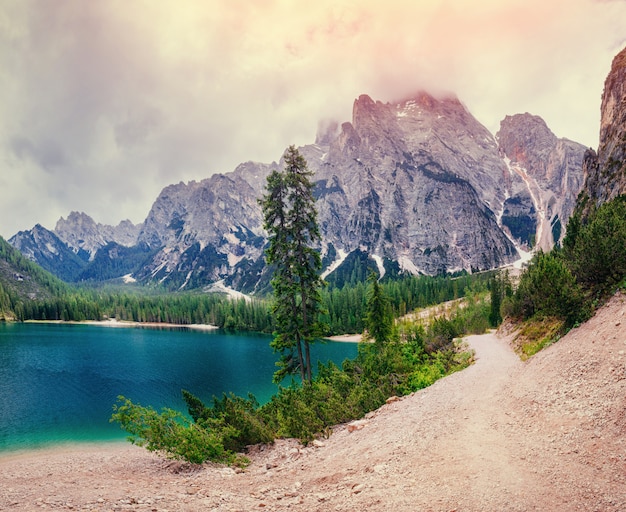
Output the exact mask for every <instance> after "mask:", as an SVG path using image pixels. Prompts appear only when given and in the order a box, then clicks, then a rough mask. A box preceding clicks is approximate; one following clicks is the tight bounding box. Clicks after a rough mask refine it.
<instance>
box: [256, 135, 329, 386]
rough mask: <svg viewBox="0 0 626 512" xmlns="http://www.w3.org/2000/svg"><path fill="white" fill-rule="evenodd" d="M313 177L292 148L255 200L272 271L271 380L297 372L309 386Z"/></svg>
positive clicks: (314, 291)
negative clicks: (274, 356) (277, 356)
mask: <svg viewBox="0 0 626 512" xmlns="http://www.w3.org/2000/svg"><path fill="white" fill-rule="evenodd" d="M312 174H313V173H312V172H311V171H309V169H308V167H307V163H306V160H305V159H304V158H303V157H302V155H300V153H299V152H298V150H297V149H296V148H295V146H290V147H289V148H288V149H287V151H286V153H285V169H284V171H283V172H282V173H281V172H278V171H273V172H272V173H271V174H270V175H269V176H268V178H267V185H266V192H267V193H266V195H264V196H263V198H262V199H261V200H260V201H259V203H260V205H261V207H262V209H263V220H264V227H265V229H266V230H267V232H268V233H269V247H268V249H267V251H266V261H267V263H268V264H270V265H272V266H273V270H274V275H273V277H272V287H273V290H274V304H273V307H272V312H273V314H274V319H275V323H276V330H275V333H274V339H273V341H272V344H271V345H272V348H273V349H274V350H275V351H276V352H280V354H281V358H280V360H279V362H278V363H277V365H278V366H279V368H280V369H279V370H278V371H277V372H276V373H275V375H274V379H275V381H280V380H282V378H283V377H284V376H286V375H289V374H297V373H300V377H301V378H302V382H303V383H304V382H311V379H312V375H311V353H310V344H311V343H312V342H313V341H314V340H315V339H316V338H317V337H319V335H320V333H321V328H320V324H319V321H318V317H319V314H320V312H321V300H322V299H321V294H320V289H321V286H322V283H323V282H322V279H321V278H320V276H319V271H320V270H321V266H322V261H321V257H320V255H319V252H318V251H317V250H316V249H314V248H313V245H314V244H316V243H317V242H319V241H320V233H319V227H318V225H317V211H316V210H315V199H314V197H313V186H314V185H313V184H312V183H311V181H310V177H311V176H312Z"/></svg>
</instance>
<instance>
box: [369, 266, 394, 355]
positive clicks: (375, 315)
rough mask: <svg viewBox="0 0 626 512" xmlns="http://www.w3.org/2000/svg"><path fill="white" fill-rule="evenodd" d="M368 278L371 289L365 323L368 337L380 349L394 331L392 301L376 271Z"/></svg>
mask: <svg viewBox="0 0 626 512" xmlns="http://www.w3.org/2000/svg"><path fill="white" fill-rule="evenodd" d="M367 280H368V282H369V289H368V291H367V303H366V311H365V318H364V319H363V323H364V325H365V329H366V339H372V338H373V339H374V341H375V342H376V347H377V348H378V349H379V350H380V348H381V347H382V346H383V345H384V344H385V343H387V342H388V341H389V340H390V339H391V334H392V332H393V314H392V312H391V302H390V300H389V297H388V296H387V295H386V294H385V290H383V287H382V286H381V285H380V283H379V282H378V276H377V275H376V274H375V273H371V274H370V275H369V277H368V278H367Z"/></svg>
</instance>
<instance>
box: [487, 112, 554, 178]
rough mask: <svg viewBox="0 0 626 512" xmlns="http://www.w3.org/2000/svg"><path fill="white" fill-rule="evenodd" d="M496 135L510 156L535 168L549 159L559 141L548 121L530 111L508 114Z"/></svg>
mask: <svg viewBox="0 0 626 512" xmlns="http://www.w3.org/2000/svg"><path fill="white" fill-rule="evenodd" d="M496 137H497V139H498V143H499V145H500V148H501V149H502V150H503V151H504V153H505V154H506V155H507V157H508V158H510V159H511V160H512V161H514V162H518V163H520V164H523V165H525V166H526V167H528V168H531V167H532V168H533V169H535V170H537V169H538V168H539V167H541V165H542V163H543V162H546V161H547V157H548V156H549V154H550V151H552V150H553V149H554V146H555V145H556V141H557V137H556V135H554V133H552V131H551V130H550V128H548V125H547V124H546V122H545V121H544V120H543V119H542V118H541V117H539V116H534V115H532V114H529V113H528V112H526V113H525V114H515V115H513V116H506V117H505V118H504V119H503V120H502V121H501V122H500V131H499V132H498V134H497V136H496ZM544 167H545V166H544ZM544 172H545V169H544Z"/></svg>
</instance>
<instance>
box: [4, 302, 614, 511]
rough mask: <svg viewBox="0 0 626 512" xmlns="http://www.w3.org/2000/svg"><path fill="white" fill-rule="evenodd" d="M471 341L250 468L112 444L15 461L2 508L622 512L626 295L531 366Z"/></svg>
mask: <svg viewBox="0 0 626 512" xmlns="http://www.w3.org/2000/svg"><path fill="white" fill-rule="evenodd" d="M508 341H509V340H508V339H506V338H498V337H496V336H494V335H491V334H488V335H484V336H471V337H469V338H468V342H469V343H470V345H471V346H472V347H473V348H474V349H475V350H476V364H475V365H473V366H472V367H470V368H468V369H467V370H465V371H463V372H460V373H456V374H453V375H451V376H450V377H447V378H445V379H442V380H440V381H438V382H437V383H435V384H434V385H433V386H431V387H430V388H427V389H424V390H422V391H420V392H417V393H415V394H413V395H411V396H407V397H405V398H403V399H401V400H399V401H396V402H392V403H390V404H388V405H386V406H384V407H382V408H381V409H379V410H378V411H375V412H373V413H371V414H370V415H369V416H368V417H367V418H366V419H365V420H363V421H361V422H357V423H355V424H352V425H347V426H346V425H344V426H340V427H338V428H336V430H335V432H334V434H333V435H332V436H331V437H330V438H329V439H324V440H322V441H321V442H318V443H316V446H310V447H307V448H303V447H302V446H299V445H298V444H297V443H295V442H294V441H290V440H285V441H280V442H277V443H276V444H275V445H274V446H273V447H267V448H265V449H256V450H255V454H253V455H252V464H251V466H250V467H249V468H248V469H247V470H246V471H245V472H236V471H234V470H232V469H229V468H223V467H218V466H212V465H205V466H203V467H199V468H194V467H189V466H186V465H183V464H180V463H173V462H167V461H164V460H162V459H158V458H157V457H154V456H152V455H150V454H148V453H147V452H145V451H144V450H143V449H140V448H137V447H133V446H129V445H125V444H112V445H108V446H106V447H104V448H100V447H89V446H87V447H84V448H80V447H74V448H63V449H59V450H55V451H50V452H43V453H41V452H38V453H26V454H21V455H20V454H18V455H14V456H6V457H4V458H3V459H2V460H0V475H1V476H0V489H2V491H0V508H2V509H8V510H11V509H15V510H17V509H20V510H34V509H39V507H42V506H44V505H46V506H50V507H55V508H58V509H61V510H66V509H81V508H85V509H94V510H100V509H104V510H108V509H116V510H117V509H120V510H124V509H128V510H154V509H157V510H162V509H168V510H224V511H226V510H256V509H258V510H274V511H277V510H303V511H304V510H306V511H318V510H319V511H327V510H339V511H344V510H345V511H348V510H373V511H387V510H396V511H415V510H432V511H450V510H459V511H460V510H463V511H466V512H471V511H487V512H489V511H494V512H495V511H501V510H510V511H527V510H602V511H623V510H625V509H626V454H625V448H624V437H625V434H626V414H625V411H626V297H625V296H624V295H623V294H618V295H616V296H615V297H613V299H612V300H611V301H610V302H609V303H608V304H607V305H606V306H604V307H602V308H601V309H600V310H599V311H598V313H597V314H596V315H595V317H594V318H592V319H591V320H590V321H589V322H587V323H586V324H584V325H582V326H580V327H578V328H577V329H574V330H572V331H571V332H570V333H569V334H568V335H567V336H565V337H564V338H563V339H561V340H560V341H559V342H558V343H556V344H554V345H552V346H551V347H549V348H548V349H546V350H544V351H543V352H540V353H539V354H537V355H536V356H534V357H533V358H532V359H531V360H529V361H528V362H526V363H522V362H521V361H520V360H519V359H518V358H517V357H516V356H515V355H514V354H513V352H512V350H511V348H510V346H509V343H508Z"/></svg>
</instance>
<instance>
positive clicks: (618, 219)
mask: <svg viewBox="0 0 626 512" xmlns="http://www.w3.org/2000/svg"><path fill="white" fill-rule="evenodd" d="M567 229H568V233H567V236H566V238H565V240H564V242H563V245H564V248H565V251H564V252H565V255H566V257H567V260H568V263H569V265H570V267H571V268H572V271H573V273H574V275H575V276H576V278H577V279H578V281H579V282H580V283H581V284H582V285H583V286H585V287H586V288H587V289H589V290H590V291H591V292H592V293H595V292H600V293H605V292H607V291H611V290H612V289H613V288H614V287H615V286H616V285H618V284H619V283H620V282H621V281H622V280H623V279H624V277H626V196H621V197H619V198H617V199H615V200H613V201H610V202H608V203H604V204H603V205H601V206H600V207H599V208H598V209H597V210H596V211H595V212H594V213H593V214H591V216H590V217H589V219H588V220H587V223H586V224H584V223H583V224H581V222H580V219H579V218H578V217H576V216H574V217H572V220H571V221H570V223H569V224H568V228H567ZM570 230H571V231H570Z"/></svg>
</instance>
